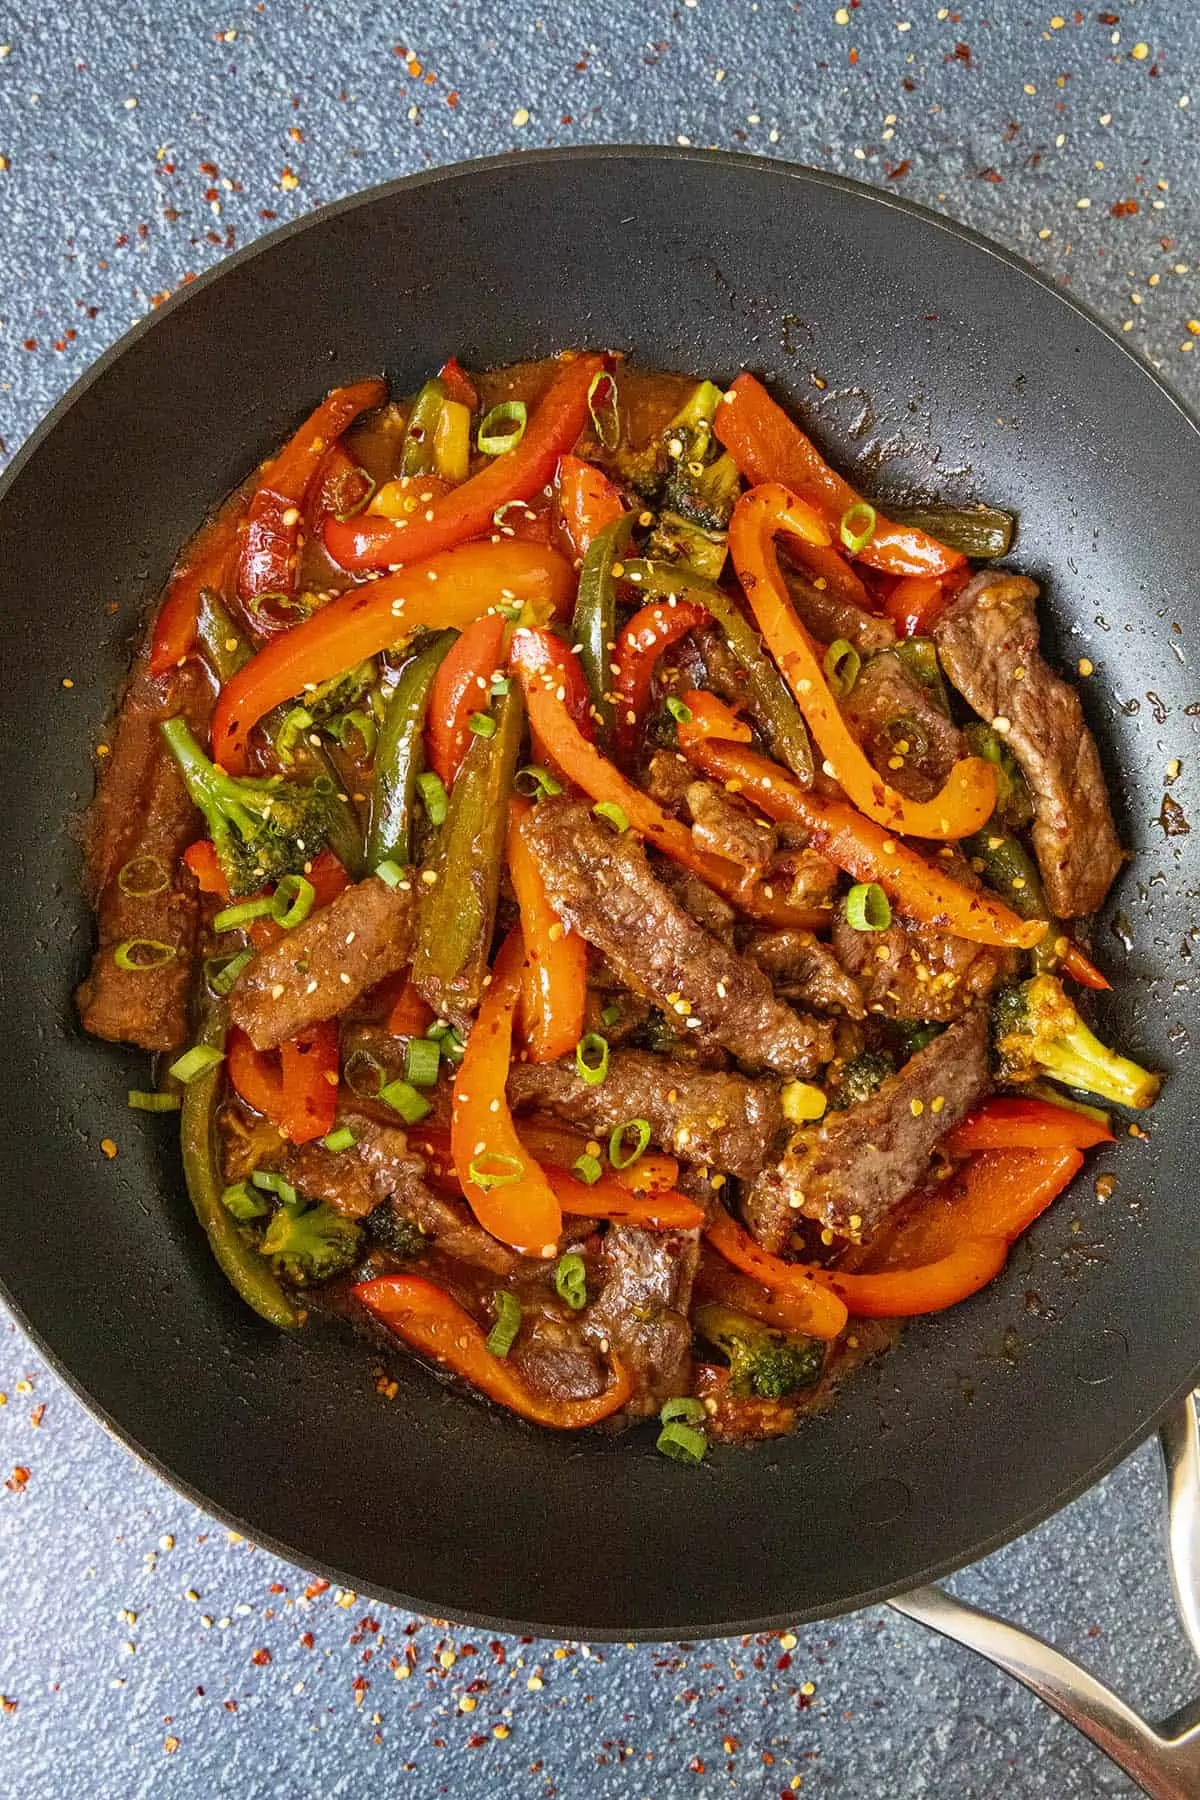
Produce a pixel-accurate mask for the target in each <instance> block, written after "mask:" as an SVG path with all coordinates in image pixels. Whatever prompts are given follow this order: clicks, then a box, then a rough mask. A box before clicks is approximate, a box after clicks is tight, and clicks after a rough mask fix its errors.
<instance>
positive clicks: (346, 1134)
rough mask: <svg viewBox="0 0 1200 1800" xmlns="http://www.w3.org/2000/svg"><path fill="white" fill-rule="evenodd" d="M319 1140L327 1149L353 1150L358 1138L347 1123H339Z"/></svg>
mask: <svg viewBox="0 0 1200 1800" xmlns="http://www.w3.org/2000/svg"><path fill="white" fill-rule="evenodd" d="M321 1142H322V1143H323V1144H324V1146H325V1148H326V1149H327V1150H353V1148H354V1146H355V1144H357V1142H358V1139H357V1138H356V1137H355V1135H354V1133H353V1132H352V1131H351V1129H350V1127H349V1126H348V1125H339V1126H338V1128H337V1130H336V1131H331V1132H330V1133H329V1134H328V1136H327V1137H323V1138H322V1139H321Z"/></svg>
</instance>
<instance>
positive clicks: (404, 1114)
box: [377, 1080, 433, 1125]
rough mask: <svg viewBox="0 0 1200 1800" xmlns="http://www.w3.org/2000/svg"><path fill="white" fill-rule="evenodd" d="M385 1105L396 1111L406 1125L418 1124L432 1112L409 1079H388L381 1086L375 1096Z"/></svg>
mask: <svg viewBox="0 0 1200 1800" xmlns="http://www.w3.org/2000/svg"><path fill="white" fill-rule="evenodd" d="M377 1098H378V1099H380V1100H382V1101H383V1103H384V1105H385V1106H390V1107H391V1109H392V1111H393V1112H398V1113H399V1114H400V1117H401V1118H402V1119H403V1120H404V1123H405V1124H406V1125H418V1124H420V1122H421V1120H422V1119H423V1118H424V1117H425V1115H426V1114H427V1113H429V1112H432V1110H433V1109H432V1107H431V1106H430V1104H429V1102H428V1100H426V1098H425V1096H424V1094H418V1092H417V1090H416V1088H415V1087H414V1086H413V1085H412V1083H411V1081H399V1080H397V1081H389V1082H388V1083H387V1085H386V1087H381V1088H380V1090H379V1093H378V1096H377Z"/></svg>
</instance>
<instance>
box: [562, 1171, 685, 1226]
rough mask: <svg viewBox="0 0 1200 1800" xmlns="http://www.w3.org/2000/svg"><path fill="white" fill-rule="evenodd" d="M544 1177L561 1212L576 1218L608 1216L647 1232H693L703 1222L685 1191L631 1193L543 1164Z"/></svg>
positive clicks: (603, 1179)
mask: <svg viewBox="0 0 1200 1800" xmlns="http://www.w3.org/2000/svg"><path fill="white" fill-rule="evenodd" d="M546 1179H547V1181H548V1182H549V1183H550V1185H551V1187H552V1188H553V1189H554V1192H555V1193H556V1194H557V1195H558V1201H559V1205H560V1206H561V1207H562V1209H563V1211H564V1213H568V1214H570V1215H571V1216H572V1217H574V1218H580V1219H610V1220H611V1221H612V1222H613V1224H616V1225H642V1226H644V1227H645V1228H646V1229H647V1230H648V1231H695V1230H696V1229H697V1227H698V1226H700V1225H703V1223H704V1208H703V1207H702V1206H697V1204H696V1202H695V1201H694V1200H689V1199H688V1198H687V1196H686V1194H677V1193H673V1192H671V1191H670V1190H666V1191H664V1190H661V1189H648V1190H647V1191H646V1192H644V1193H640V1194H639V1193H635V1192H633V1191H632V1190H631V1189H630V1188H627V1187H623V1186H622V1185H621V1184H620V1183H619V1182H617V1181H613V1180H610V1179H609V1178H608V1177H607V1176H605V1175H602V1176H601V1177H600V1179H599V1181H593V1182H587V1181H580V1180H578V1179H577V1178H576V1177H575V1176H574V1175H572V1174H570V1173H569V1172H568V1171H567V1170H566V1169H560V1168H557V1167H555V1165H554V1164H553V1163H547V1165H546Z"/></svg>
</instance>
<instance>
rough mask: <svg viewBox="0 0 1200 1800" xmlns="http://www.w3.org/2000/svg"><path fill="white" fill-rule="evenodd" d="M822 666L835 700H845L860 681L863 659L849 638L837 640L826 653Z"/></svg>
mask: <svg viewBox="0 0 1200 1800" xmlns="http://www.w3.org/2000/svg"><path fill="white" fill-rule="evenodd" d="M821 666H822V668H823V669H824V670H825V679H826V681H827V682H828V683H829V691H830V693H831V694H832V695H833V697H834V699H835V700H844V699H845V698H846V695H847V694H849V693H850V692H851V691H852V690H853V687H854V684H855V682H856V681H857V680H858V672H859V670H860V669H861V668H862V657H861V656H860V655H859V654H858V651H857V650H856V649H855V648H854V645H853V644H852V643H850V641H849V639H848V638H836V639H835V640H834V642H833V643H832V644H830V646H829V648H828V650H827V651H826V652H825V658H824V661H823V663H822V665H821Z"/></svg>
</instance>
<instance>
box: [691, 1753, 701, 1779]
mask: <svg viewBox="0 0 1200 1800" xmlns="http://www.w3.org/2000/svg"><path fill="white" fill-rule="evenodd" d="M688 1768H689V1769H690V1770H691V1771H692V1774H693V1775H703V1773H704V1764H703V1763H702V1762H701V1761H700V1758H699V1757H698V1756H693V1758H692V1760H691V1762H689V1764H688Z"/></svg>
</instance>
